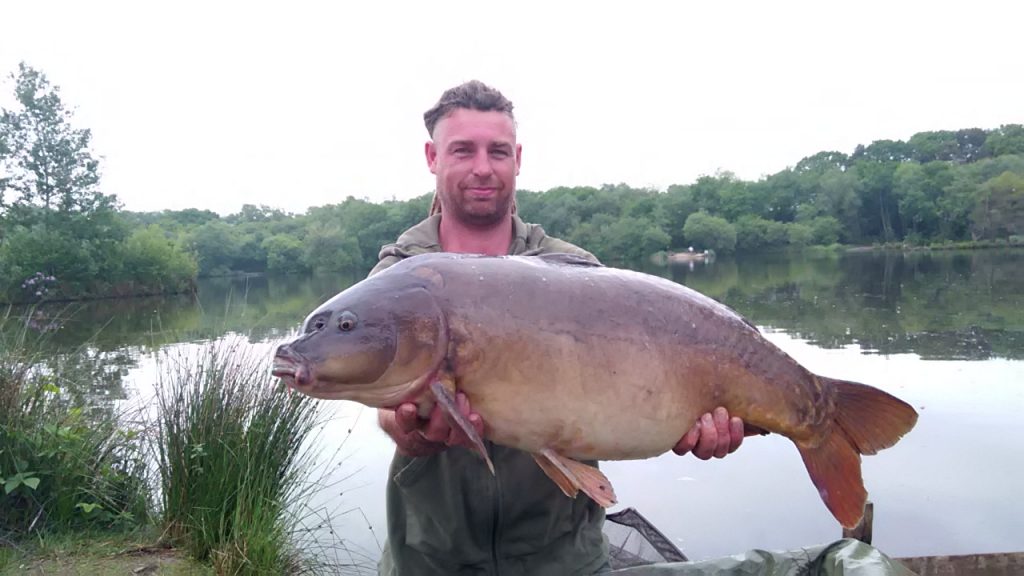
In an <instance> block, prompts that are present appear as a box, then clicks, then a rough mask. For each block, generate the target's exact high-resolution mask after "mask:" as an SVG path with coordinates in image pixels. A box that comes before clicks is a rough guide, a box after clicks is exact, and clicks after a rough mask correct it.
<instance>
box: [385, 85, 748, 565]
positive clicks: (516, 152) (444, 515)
mask: <svg viewBox="0 0 1024 576" xmlns="http://www.w3.org/2000/svg"><path fill="white" fill-rule="evenodd" d="M424 119H425V122H426V127H427V132H428V133H429V134H430V138H431V139H430V141H428V142H427V143H426V146H425V153H426V159H427V165H428V166H429V168H430V171H431V172H432V173H433V174H434V175H435V176H436V180H437V188H436V191H435V196H434V205H433V207H432V208H431V215H430V216H429V217H428V218H427V219H426V220H424V221H422V222H420V223H419V224H417V225H416V226H414V227H413V228H411V229H409V230H407V231H406V232H405V233H403V234H402V235H401V236H400V237H399V238H398V241H397V242H396V243H394V244H390V245H388V246H385V247H384V248H383V249H382V250H381V252H380V262H379V263H378V264H377V266H376V267H375V268H374V269H373V271H372V272H371V274H374V273H376V272H379V271H380V270H383V269H384V268H387V267H388V266H390V265H392V264H394V263H395V262H398V261H399V260H401V259H402V258H406V257H409V256H413V255H416V254H422V253H426V252H440V251H445V252H464V253H477V254H489V255H505V254H541V253H550V252H570V253H574V254H578V255H581V256H583V257H585V258H590V259H593V260H595V261H596V258H594V256H593V255H591V254H590V253H589V252H586V251H585V250H583V249H581V248H579V247H577V246H574V245H572V244H570V243H568V242H565V241H562V240H559V239H556V238H552V237H550V236H547V235H546V234H545V233H544V230H543V229H542V228H541V227H540V226H537V225H535V224H527V223H525V222H523V221H522V219H520V218H519V217H518V216H517V215H516V210H515V189H516V176H517V175H518V174H519V167H520V163H521V160H522V147H521V145H520V144H519V143H518V142H517V140H516V125H515V119H514V116H513V114H512V103H511V102H509V101H508V100H507V99H506V98H505V97H504V96H503V95H502V94H501V93H500V92H498V91H497V90H494V89H493V88H490V87H488V86H486V85H484V84H482V83H480V82H476V81H473V82H468V83H466V84H463V85H461V86H457V87H455V88H452V89H450V90H448V91H446V92H445V93H444V94H443V95H442V96H441V99H440V101H439V102H438V103H437V104H436V105H435V106H434V107H433V108H431V109H430V110H428V111H427V112H426V113H425V114H424ZM457 401H458V404H459V408H460V410H461V411H462V412H463V413H464V414H466V415H467V416H468V418H469V420H470V422H471V423H472V424H473V425H474V426H475V427H476V429H477V432H478V433H480V434H481V435H482V434H483V430H484V422H483V420H482V419H481V417H480V415H479V414H477V413H475V412H473V411H472V406H471V405H470V403H469V401H468V400H467V398H466V397H465V396H464V395H462V394H459V395H458V397H457ZM378 416H379V422H380V426H381V428H382V429H383V430H384V431H385V432H386V433H387V434H388V435H390V436H391V438H393V439H394V441H395V444H396V446H397V450H396V454H395V457H394V460H393V462H392V467H391V471H390V474H389V478H388V485H387V506H388V512H387V515H388V539H387V545H386V548H385V550H384V554H383V557H382V559H381V563H380V567H379V570H380V573H381V574H386V575H400V576H407V575H417V576H419V575H441V574H446V575H447V574H502V575H531V576H542V575H546V574H551V575H559V576H563V575H570V574H593V573H596V572H600V571H603V570H607V569H608V564H607V547H606V543H605V540H604V537H603V536H602V532H601V526H602V523H603V522H604V511H603V509H602V508H601V507H600V506H598V505H597V504H596V503H594V502H593V501H592V500H591V499H590V498H588V497H586V496H582V495H581V496H580V497H578V498H576V499H570V498H567V497H566V496H565V495H564V494H563V493H562V492H561V490H559V489H558V487H557V486H556V485H555V483H554V482H552V481H551V480H550V479H549V478H548V477H547V476H546V475H545V474H544V473H543V471H541V469H540V467H538V466H537V464H536V463H535V462H534V460H533V458H532V457H531V456H530V455H529V454H526V453H524V452H521V451H518V450H513V449H510V448H505V447H502V446H497V445H493V444H490V443H488V451H489V452H490V455H491V460H492V461H493V462H494V465H495V469H496V475H494V476H492V475H491V473H490V471H489V470H488V469H487V467H486V466H484V465H483V462H482V461H481V460H480V458H479V456H477V455H476V454H473V453H471V452H470V451H469V450H466V449H464V448H463V447H462V446H464V445H466V444H467V439H466V437H465V434H464V433H462V432H461V431H459V430H458V429H453V428H450V427H449V426H448V424H447V422H446V420H445V418H444V417H443V416H442V414H441V413H440V410H439V409H438V408H435V409H434V412H433V413H432V414H431V415H430V417H429V419H420V418H419V417H418V416H417V414H416V408H415V406H414V405H413V404H405V405H401V406H399V407H398V408H397V409H395V410H380V411H379V412H378ZM742 440H743V422H742V421H741V420H740V419H739V418H731V419H730V418H729V415H728V414H727V413H726V411H725V409H724V408H719V409H717V410H716V411H715V413H714V414H705V415H704V417H703V418H702V419H701V420H700V422H698V423H696V424H695V425H694V426H693V428H692V429H691V430H690V431H689V432H688V433H687V434H686V435H685V436H684V437H683V438H682V439H680V441H679V443H678V444H677V445H676V446H675V448H674V451H675V452H676V453H677V454H685V453H687V452H691V451H692V452H693V453H694V455H696V456H697V457H698V458H701V459H705V460H706V459H708V458H711V457H716V458H721V457H723V456H725V455H726V454H728V453H730V452H732V451H733V450H735V449H736V448H738V447H739V446H740V444H741V443H742ZM453 447H457V448H453ZM450 448H451V449H450ZM593 464H596V463H593Z"/></svg>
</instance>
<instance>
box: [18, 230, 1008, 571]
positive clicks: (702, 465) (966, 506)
mask: <svg viewBox="0 0 1024 576" xmlns="http://www.w3.org/2000/svg"><path fill="white" fill-rule="evenodd" d="M640 268H642V269H644V270H645V271H647V272H650V273H654V274H658V275H662V276H665V277H668V278H671V279H673V280H675V281H677V282H680V283H682V284H686V285H688V286H690V287H692V288H694V289H697V290H699V291H701V292H704V293H705V294H708V295H709V296H712V297H714V298H716V299H718V300H720V301H722V302H724V303H726V304H728V305H730V306H732V307H733V308H735V309H736V310H737V311H739V312H740V313H742V314H744V315H745V316H747V317H748V318H749V319H750V320H751V321H752V322H754V323H755V324H756V325H757V326H758V327H759V328H760V329H761V330H762V331H763V332H764V333H765V335H766V336H767V337H768V338H769V339H770V340H772V341H773V342H774V343H776V344H777V345H778V346H779V347H781V348H782V349H783V350H785V351H786V352H788V353H789V354H790V355H792V356H793V357H794V358H796V359H797V360H798V361H799V362H801V363H802V364H804V365H805V366H806V367H807V368H809V369H810V370H812V371H814V372H817V373H820V374H823V375H828V376H833V377H837V378H842V379H847V380H856V381H860V382H865V383H868V384H871V385H873V386H876V387H878V388H881V389H883V390H887V391H889V392H891V393H894V394H895V395H897V396H899V397H900V398H902V399H904V400H906V401H907V402H909V403H911V404H912V405H913V406H914V407H915V408H917V409H918V411H919V413H920V420H919V423H918V425H917V427H916V428H915V429H914V431H913V432H911V434H909V435H908V436H907V437H906V438H904V440H902V441H901V442H900V443H899V444H897V445H896V446H895V447H894V448H891V449H889V450H886V451H883V452H881V453H880V454H878V455H876V456H869V457H866V458H865V459H864V463H863V475H864V479H865V484H866V486H867V488H868V491H869V493H870V496H869V497H870V499H871V500H872V501H873V502H874V505H875V520H874V543H875V545H876V546H878V547H879V548H880V549H882V550H883V551H885V552H886V553H888V554H890V555H893V556H917V555H935V554H964V553H984V552H1008V551H1020V550H1024V499H1022V498H1021V496H1020V492H1021V489H1022V488H1021V487H1022V486H1024V450H1022V449H1021V438H1024V418H1022V417H1021V412H1024V250H978V251H961V252H938V251H936V252H913V253H877V252H868V253H846V254H842V255H835V254H827V255H823V254H814V253H811V254H803V255H796V256H794V255H786V254H769V255H759V256H748V257H743V258H719V259H717V260H716V261H715V262H713V263H707V264H705V263H699V264H695V265H693V266H689V265H682V266H678V265H677V266H674V267H670V268H665V267H661V268H659V267H654V266H653V265H649V264H644V265H642V266H640ZM355 280H356V278H353V277H351V276H349V277H345V276H316V277H312V278H305V277H280V278H274V277H270V278H268V277H247V278H232V279H225V278H215V279H206V280H202V281H200V283H199V294H198V298H197V299H191V298H187V297H172V298H147V299H137V300H120V301H113V300H111V301H99V302H92V303H85V304H73V305H67V306H51V307H47V308H44V309H43V310H42V313H41V314H39V315H38V316H36V317H34V318H33V319H32V322H33V323H34V325H35V326H36V327H37V328H39V329H47V328H57V327H58V326H59V329H57V330H55V331H53V332H52V333H51V335H50V336H51V340H52V342H53V343H54V345H59V346H70V347H74V346H79V345H81V344H82V343H83V342H87V341H88V342H90V343H91V344H90V346H89V352H90V354H92V356H93V357H94V358H97V359H100V360H101V362H100V363H101V364H102V365H103V370H102V371H100V372H98V374H100V375H101V376H100V378H99V379H98V383H97V385H96V388H95V389H93V390H91V391H89V393H91V394H95V395H96V396H97V397H98V398H100V399H120V400H121V401H128V402H143V403H145V402H146V401H147V400H148V397H149V395H150V394H151V393H152V383H153V381H154V378H155V374H156V372H157V370H158V369H159V368H158V361H157V359H158V358H159V357H160V356H161V355H162V354H163V355H166V354H173V353H175V352H177V351H181V350H187V349H191V348H194V347H195V346H197V345H198V344H199V343H202V342H209V341H213V340H220V339H226V338H241V339H243V340H244V341H245V342H246V343H247V344H246V345H247V346H251V347H253V349H254V350H256V351H257V352H258V353H260V354H268V355H269V354H270V353H271V351H272V350H273V348H274V346H275V345H276V343H278V342H280V341H281V340H283V339H285V338H287V337H288V336H289V335H290V334H292V333H293V332H294V330H295V329H296V328H297V327H298V325H299V323H300V322H301V321H302V319H303V318H304V316H305V315H306V314H307V313H308V312H310V311H311V310H312V309H313V308H314V307H316V306H317V305H318V304H319V303H321V302H322V301H323V300H325V299H327V298H329V297H330V296H332V295H333V294H335V293H336V292H338V291H339V290H340V289H342V288H344V287H346V286H348V285H350V284H351V283H352V282H354V281H355ZM328 404H329V406H328V408H329V410H330V411H331V413H332V414H333V415H334V418H333V420H332V421H331V422H330V423H329V424H328V425H327V426H326V427H325V428H324V430H323V433H322V436H321V444H322V445H323V447H324V448H325V450H326V451H327V452H331V451H332V450H334V449H337V448H339V447H340V454H341V458H342V460H341V462H340V463H341V466H337V467H336V468H337V469H336V470H335V471H334V472H332V478H333V483H332V484H331V485H330V487H329V488H326V489H325V490H324V491H323V492H322V493H321V494H320V496H319V503H320V505H322V506H323V508H324V510H325V511H327V512H329V516H330V517H329V519H328V520H326V521H325V522H326V523H325V524H324V526H322V528H321V529H322V530H333V532H334V534H335V535H337V536H336V537H341V538H343V539H344V543H345V546H344V547H343V548H342V549H340V550H339V552H338V554H339V556H340V557H341V558H342V559H343V558H346V557H348V555H351V556H352V557H353V558H362V559H367V558H374V557H375V555H376V554H377V553H378V552H379V544H380V542H381V541H382V539H383V534H384V502H383V483H384V478H385V476H386V474H387V466H388V462H389V460H390V457H391V453H392V446H393V445H392V444H391V442H390V440H389V439H388V438H387V437H386V436H384V435H383V433H381V432H380V431H379V430H377V428H376V414H375V412H374V411H372V410H369V409H365V408H362V407H360V406H357V405H354V404H350V403H344V402H333V403H328ZM602 467H603V469H604V470H605V472H606V474H607V475H608V477H609V478H610V479H611V480H612V482H614V483H615V487H616V491H617V493H618V496H619V502H620V505H619V506H618V507H616V508H615V509H613V510H616V509H619V508H621V507H625V506H628V507H633V508H636V509H637V510H639V511H640V512H641V513H642V514H644V515H645V516H646V517H647V518H648V519H649V520H651V521H652V522H653V523H654V524H655V525H656V526H658V527H659V528H660V529H661V530H662V531H663V532H664V533H665V535H666V536H668V537H669V538H671V539H672V540H673V541H674V542H675V543H676V544H677V545H678V546H679V547H680V548H681V549H682V550H683V551H684V552H685V553H686V554H687V555H688V556H689V557H690V558H691V559H704V558H712V557H717V556H723V555H729V554H733V553H737V552H741V551H743V550H747V549H751V548H761V549H793V548H798V547H801V546H808V545H813V544H818V543H824V542H828V541H832V540H835V539H837V538H839V536H840V528H839V527H838V525H837V524H836V523H835V521H834V520H833V519H832V517H831V515H830V514H829V513H828V512H827V510H826V509H825V508H824V506H823V505H822V503H821V501H820V499H819V497H818V494H817V492H816V490H815V488H814V487H813V485H812V484H811V482H810V480H809V479H808V477H807V474H806V472H805V469H804V466H803V463H802V462H801V460H800V457H799V455H798V453H797V451H796V449H795V448H794V447H793V445H792V444H791V443H790V442H789V441H788V440H786V439H785V438H782V437H778V436H767V437H755V438H748V439H747V440H746V441H745V442H744V444H743V446H742V447H741V448H740V449H739V451H737V452H736V453H734V454H732V455H730V456H728V457H726V458H725V459H722V460H712V461H707V462H705V461H700V460H698V459H696V458H694V457H692V456H685V457H679V456H675V455H673V454H668V455H665V456H662V457H659V458H656V459H652V460H648V461H642V462H609V463H604V464H603V465H602Z"/></svg>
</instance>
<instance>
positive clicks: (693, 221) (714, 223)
mask: <svg viewBox="0 0 1024 576" xmlns="http://www.w3.org/2000/svg"><path fill="white" fill-rule="evenodd" d="M683 235H684V236H685V237H686V242H687V243H688V244H690V245H691V246H693V247H694V248H695V249H697V250H704V249H711V250H714V251H715V252H732V251H733V250H734V249H735V248H736V228H735V227H733V225H732V224H730V223H729V222H728V221H727V220H725V219H724V218H719V217H718V216H711V215H709V214H708V213H706V212H694V213H693V214H690V216H689V217H688V218H687V219H686V223H685V224H684V225H683Z"/></svg>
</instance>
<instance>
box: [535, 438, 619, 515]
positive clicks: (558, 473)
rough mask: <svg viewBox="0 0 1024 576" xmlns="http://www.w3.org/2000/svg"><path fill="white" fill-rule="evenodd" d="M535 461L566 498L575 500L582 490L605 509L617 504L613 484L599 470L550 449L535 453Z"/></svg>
mask: <svg viewBox="0 0 1024 576" xmlns="http://www.w3.org/2000/svg"><path fill="white" fill-rule="evenodd" d="M533 459H534V460H536V461H537V465H539V466H540V469H541V470H543V471H544V473H545V474H547V475H548V477H549V478H551V480H553V481H554V482H555V484H557V485H558V487H559V488H561V489H562V492H564V493H565V495H566V496H569V497H570V498H575V497H576V494H577V493H578V492H579V491H580V490H582V491H583V493H584V494H586V495H587V496H590V498H591V499H592V500H593V501H594V502H597V503H598V504H600V505H601V506H603V507H605V508H607V507H609V506H611V505H613V504H615V503H616V502H617V500H616V499H615V490H614V489H613V488H612V483H611V482H609V481H608V478H607V477H606V476H605V475H604V474H603V473H602V472H601V471H600V470H598V469H597V468H594V467H593V466H588V465H587V464H584V463H582V462H579V461H576V460H573V459H572V458H567V457H565V456H562V455H561V454H559V453H557V452H555V451H554V450H551V449H550V448H545V449H544V450H541V451H540V452H536V453H534V454H533Z"/></svg>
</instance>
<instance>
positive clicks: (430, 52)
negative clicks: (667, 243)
mask: <svg viewBox="0 0 1024 576" xmlns="http://www.w3.org/2000/svg"><path fill="white" fill-rule="evenodd" d="M627 4H629V7H628V8H627V7H626V6H627ZM0 21H2V24H0V29H2V33H0V71H2V73H3V76H4V77H6V76H7V75H8V74H10V73H11V72H13V71H15V70H16V68H17V63H18V62H19V61H20V60H25V61H27V62H28V63H29V64H31V65H32V66H34V67H36V68H38V69H40V70H42V71H43V72H44V73H45V74H47V76H48V77H49V78H50V80H51V81H52V82H53V83H55V84H58V85H60V86H61V88H62V93H63V96H64V98H65V101H66V102H67V103H68V104H70V105H72V106H74V107H75V108H76V111H77V115H76V119H77V121H78V124H79V125H81V126H84V127H87V128H90V129H92V131H93V134H94V139H95V148H96V150H97V152H98V153H99V154H100V155H102V156H103V157H104V163H103V181H102V186H103V189H104V191H105V192H108V193H113V194H116V195H117V196H118V197H119V199H120V200H121V201H122V202H123V204H124V206H125V208H127V209H129V210H160V209H164V208H171V209H179V208H186V207H198V208H208V209H211V210H215V211H218V212H220V213H222V214H227V213H231V212H236V211H238V209H239V208H240V207H241V205H242V204H243V203H252V204H268V205H271V206H274V207H277V208H281V209H284V210H287V211H290V212H302V211H304V210H305V209H306V208H308V207H309V206H318V205H323V204H327V203H332V202H339V201H341V200H343V199H344V198H345V197H346V196H348V195H352V196H356V197H365V198H369V199H371V200H383V199H387V198H392V197H394V198H398V199H405V198H409V197H411V196H415V195H418V194H422V193H424V192H427V191H429V190H431V189H432V187H433V180H432V177H431V175H430V173H429V172H428V171H427V169H426V165H425V162H424V160H423V142H424V141H425V139H426V130H425V129H424V127H423V122H422V114H423V112H424V111H425V110H426V109H427V108H429V107H430V106H431V105H432V104H433V103H434V102H435V101H436V100H437V98H438V96H440V94H441V92H442V91H444V89H446V88H448V87H450V86H452V85H454V84H457V83H459V82H462V81H464V80H468V79H471V78H478V79H481V80H483V81H485V82H487V83H489V84H492V85H494V86H496V87H497V88H499V89H500V90H502V91H503V92H504V93H505V94H506V95H507V96H509V97H510V98H511V99H512V101H513V102H514V103H515V105H516V115H517V119H518V121H519V125H520V130H519V139H520V142H521V143H522V144H523V168H522V174H521V175H520V178H519V181H518V185H519V188H525V189H532V190H544V189H547V188H550V187H553V186H558V185H595V186H599V185H601V184H603V183H618V182H624V183H627V184H630V185H633V186H652V187H656V188H660V189H664V188H665V187H667V186H668V185H670V184H674V183H680V184H685V183H690V182H693V181H694V180H695V179H696V178H697V177H698V176H700V175H702V174H712V173H714V172H715V171H716V170H719V169H724V170H731V171H733V172H735V173H736V174H737V175H739V176H740V177H742V178H745V179H756V178H758V177H760V176H762V175H766V174H771V173H774V172H776V171H778V170H781V169H783V168H785V167H786V166H791V165H793V164H795V163H796V162H797V161H799V160H800V159H801V158H803V157H805V156H808V155H810V154H813V153H815V152H818V151H821V150H826V149H827V150H839V151H842V152H847V153H848V152H851V151H852V150H853V148H854V147H855V146H856V145H857V144H858V143H865V144H867V143H870V142H871V141H872V140H878V139H883V138H892V139H907V138H909V137H910V136H911V135H912V134H913V133H915V132H918V131H922V130H937V129H959V128H967V127H980V128H986V129H989V128H995V127H998V126H999V125H1000V124H1007V123H1021V122H1024V74H1022V70H1024V63H1022V56H1024V48H1022V44H1021V40H1022V35H1021V34H1022V33H1021V27H1020V24H1021V22H1022V21H1024V3H1022V2H1019V1H1016V0H1013V1H1005V2H992V1H974V2H970V3H968V2H963V1H961V2H944V1H943V2H938V1H930V2H925V1H921V2H917V1H914V2H909V1H904V2H900V1H895V0H892V1H885V2H871V1H856V2H854V1H844V2H824V1H816V2H784V1H776V2H764V1H758V2H701V3H698V2H682V1H672V2H667V1H666V2H639V1H637V2H631V3H627V2H622V1H620V2H614V3H600V2H556V1H553V0H547V1H543V2H525V1H524V2H501V3H485V2H469V3H445V2H407V3H397V2H361V3H343V2H330V3H328V2H322V3H315V2H291V1H289V2H280V3H258V2H237V3H229V2H212V1H211V2H185V1H178V0H176V1H174V2H164V3H159V2H82V1H73V2H71V1H69V2H47V1H39V0H36V1H31V2H28V1H17V0H4V1H3V2H0ZM2 91H3V95H2V96H0V102H4V103H5V104H9V93H10V91H11V85H10V82H8V81H6V80H5V81H4V83H3V85H2Z"/></svg>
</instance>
